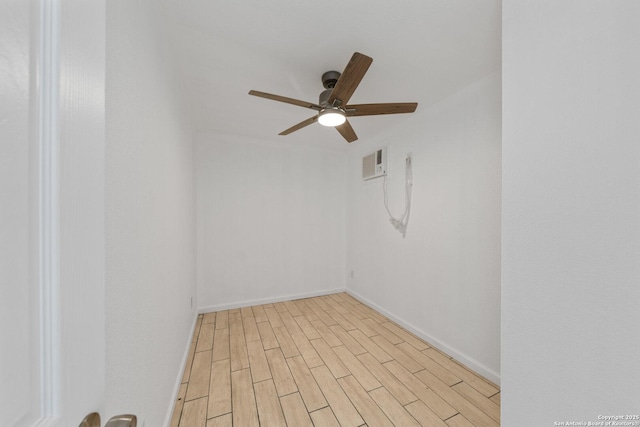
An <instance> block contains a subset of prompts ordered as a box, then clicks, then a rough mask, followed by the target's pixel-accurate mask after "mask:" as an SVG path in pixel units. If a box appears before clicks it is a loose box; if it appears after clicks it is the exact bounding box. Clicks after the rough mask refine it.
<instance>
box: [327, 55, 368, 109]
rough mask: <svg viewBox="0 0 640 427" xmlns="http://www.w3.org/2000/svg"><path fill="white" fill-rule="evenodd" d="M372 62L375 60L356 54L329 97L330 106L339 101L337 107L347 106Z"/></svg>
mask: <svg viewBox="0 0 640 427" xmlns="http://www.w3.org/2000/svg"><path fill="white" fill-rule="evenodd" d="M372 62H373V59H371V58H369V57H368V56H367V55H363V54H361V53H358V52H356V53H354V54H353V56H352V57H351V60H350V61H349V63H348V64H347V66H346V67H345V69H344V71H343V72H342V74H341V75H340V78H339V79H338V82H337V83H336V86H335V87H334V88H333V91H332V92H331V95H330V96H329V104H332V105H333V103H334V101H335V100H339V101H340V103H339V105H337V106H344V105H346V104H347V102H349V99H350V98H351V95H353V92H355V90H356V88H357V87H358V85H359V84H360V81H361V80H362V78H363V77H364V75H365V73H366V72H367V70H368V69H369V66H370V65H371V63H372Z"/></svg>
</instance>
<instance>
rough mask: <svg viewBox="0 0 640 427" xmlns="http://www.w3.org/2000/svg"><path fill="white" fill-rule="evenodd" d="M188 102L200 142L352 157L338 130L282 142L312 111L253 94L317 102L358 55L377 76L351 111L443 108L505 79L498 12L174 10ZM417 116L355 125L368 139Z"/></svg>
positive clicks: (456, 2)
mask: <svg viewBox="0 0 640 427" xmlns="http://www.w3.org/2000/svg"><path fill="white" fill-rule="evenodd" d="M164 12H165V13H164V23H163V28H164V30H166V34H168V36H169V42H168V43H167V46H168V48H169V49H170V50H171V55H172V56H173V62H174V63H175V66H176V68H175V70H176V73H177V77H178V79H179V84H180V88H181V92H182V94H183V95H184V97H185V98H184V100H185V102H186V105H187V106H188V107H187V108H188V114H189V116H190V117H192V119H193V124H194V126H195V128H196V129H197V130H198V131H204V132H215V133H217V134H224V135H232V136H238V137H249V138H252V139H261V140H270V141H277V142H279V143H295V144H304V145H305V146H317V147H324V148H330V149H344V148H345V147H346V146H347V144H346V142H345V141H344V140H343V139H342V137H341V136H340V135H339V134H338V132H337V131H336V130H334V129H330V128H325V127H323V126H320V125H319V124H317V123H316V124H313V125H311V126H308V127H306V128H303V129H301V130H299V131H297V132H294V133H293V134H291V135H288V136H278V133H279V132H281V131H282V130H284V129H287V128H289V127H290V126H292V125H294V124H296V123H298V122H300V121H302V120H304V119H307V118H309V117H311V116H313V115H314V111H313V110H308V109H305V108H301V107H297V106H294V105H288V104H283V103H280V102H275V101H270V100H266V99H262V98H257V97H253V96H249V95H248V94H247V92H249V90H250V89H255V90H259V91H264V92H269V93H274V94H278V95H283V96H287V97H291V98H296V99H300V100H304V101H310V102H318V95H319V94H320V92H321V91H322V90H323V87H322V82H321V80H320V77H321V75H322V73H324V72H325V71H329V70H337V71H340V72H342V70H343V69H344V67H345V65H346V64H347V62H348V60H349V59H350V57H351V55H352V54H353V52H355V51H358V52H361V53H364V54H366V55H368V56H370V57H372V58H373V64H372V65H371V67H370V68H369V71H368V72H367V74H366V76H365V77H364V79H363V80H362V82H361V84H360V86H359V87H358V89H357V90H356V92H355V94H354V95H353V97H352V98H351V100H350V103H352V104H355V103H373V102H418V112H419V111H420V109H424V108H425V107H427V106H429V105H430V104H433V103H435V102H437V101H439V100H441V99H443V98H445V97H447V96H449V95H451V94H452V93H454V92H456V91H458V90H460V89H461V88H463V87H465V86H467V85H469V84H471V83H472V82H474V81H476V80H478V79H480V78H482V77H484V76H486V75H487V74H489V73H491V72H493V71H495V70H498V69H499V68H500V49H501V48H500V44H501V41H500V37H501V35H500V28H501V22H500V20H501V3H500V0H402V1H396V2H392V1H388V0H342V1H336V0H324V1H313V2H312V1H307V0H269V1H264V0H246V1H240V0H235V1H234V0H165V5H164ZM410 116H411V114H399V115H387V116H372V117H355V118H351V119H350V121H351V124H352V126H353V128H354V129H355V131H356V134H357V135H358V137H359V140H358V141H356V142H355V143H354V144H357V143H359V142H361V141H366V140H367V139H372V138H374V137H375V136H376V135H377V134H379V133H380V132H381V131H382V130H383V129H385V128H387V127H390V126H402V122H403V121H404V120H407V119H408V118H409V117H410Z"/></svg>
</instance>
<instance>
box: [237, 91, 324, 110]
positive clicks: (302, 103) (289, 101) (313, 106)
mask: <svg viewBox="0 0 640 427" xmlns="http://www.w3.org/2000/svg"><path fill="white" fill-rule="evenodd" d="M249 95H253V96H259V97H260V98H266V99H271V100H273V101H280V102H285V103H287V104H293V105H297V106H299V107H305V108H311V109H312V110H316V111H320V110H322V107H321V106H319V105H318V104H314V103H312V102H306V101H300V100H298V99H293V98H287V97H286V96H280V95H274V94H272V93H266V92H260V91H257V90H250V91H249Z"/></svg>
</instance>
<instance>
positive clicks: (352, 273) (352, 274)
mask: <svg viewBox="0 0 640 427" xmlns="http://www.w3.org/2000/svg"><path fill="white" fill-rule="evenodd" d="M354 275H355V274H354V272H353V270H351V278H352V279H353V276H354Z"/></svg>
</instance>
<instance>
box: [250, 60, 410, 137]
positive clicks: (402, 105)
mask: <svg viewBox="0 0 640 427" xmlns="http://www.w3.org/2000/svg"><path fill="white" fill-rule="evenodd" d="M372 62H373V59H371V58H370V57H368V56H367V55H363V54H361V53H358V52H355V53H354V54H353V56H352V57H351V60H350V61H349V63H348V64H347V66H346V67H345V69H344V71H343V72H342V74H340V73H339V72H337V71H327V72H326V73H324V74H323V75H322V85H323V86H324V88H325V90H324V91H323V92H322V93H320V99H319V102H318V103H317V104H314V103H312V102H305V101H300V100H297V99H293V98H287V97H285V96H280V95H273V94H271V93H266V92H259V91H257V90H251V91H249V95H253V96H259V97H261V98H266V99H271V100H274V101H280V102H285V103H287V104H293V105H298V106H300V107H304V108H310V109H312V110H316V111H317V112H318V114H316V115H315V116H313V117H310V118H308V119H307V120H304V121H302V122H300V123H298V124H297V125H294V126H291V127H290V128H289V129H286V130H284V131H282V132H280V134H279V135H289V134H290V133H292V132H295V131H297V130H300V129H302V128H303V127H305V126H309V125H310V124H312V123H315V122H316V121H317V122H319V123H320V124H321V125H324V126H332V127H335V128H336V129H337V130H338V132H340V135H342V136H343V137H344V139H346V140H347V142H353V141H355V140H357V139H358V137H357V135H356V133H355V131H354V130H353V128H352V127H351V124H349V121H348V120H347V117H357V116H376V115H379V114H400V113H413V112H414V111H416V107H417V106H418V103H417V102H397V103H386V104H351V105H349V104H347V103H348V102H349V99H350V98H351V95H353V92H355V90H356V88H357V87H358V84H360V81H361V80H362V78H363V77H364V75H365V73H366V72H367V70H368V69H369V66H370V65H371V63H372Z"/></svg>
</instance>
